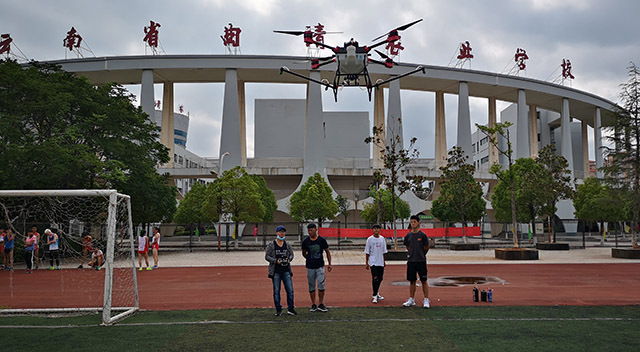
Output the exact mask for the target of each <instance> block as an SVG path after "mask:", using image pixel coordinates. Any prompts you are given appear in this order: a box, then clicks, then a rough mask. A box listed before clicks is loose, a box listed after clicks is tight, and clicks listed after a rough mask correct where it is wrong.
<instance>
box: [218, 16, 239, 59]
mask: <svg viewBox="0 0 640 352" xmlns="http://www.w3.org/2000/svg"><path fill="white" fill-rule="evenodd" d="M241 32H242V29H240V28H239V27H234V26H233V24H231V23H229V27H224V35H221V36H220V38H221V39H222V44H224V46H225V47H226V48H227V51H228V52H229V54H234V55H235V54H239V53H240V33H241Z"/></svg>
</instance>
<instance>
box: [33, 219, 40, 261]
mask: <svg viewBox="0 0 640 352" xmlns="http://www.w3.org/2000/svg"><path fill="white" fill-rule="evenodd" d="M31 232H33V235H34V236H36V243H35V245H34V247H33V264H34V265H35V269H36V270H38V269H39V268H40V233H39V232H38V228H37V227H36V226H34V227H32V228H31Z"/></svg>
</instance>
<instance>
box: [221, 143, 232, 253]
mask: <svg viewBox="0 0 640 352" xmlns="http://www.w3.org/2000/svg"><path fill="white" fill-rule="evenodd" d="M230 154H231V153H229V152H226V153H224V154H222V155H220V162H219V163H218V177H220V176H222V161H224V157H225V156H227V155H230ZM218 211H220V209H218ZM227 230H228V229H227ZM221 231H222V216H220V222H218V250H220V247H221V243H220V234H221V233H222V232H221ZM226 235H227V236H226V237H227V250H228V248H229V231H226Z"/></svg>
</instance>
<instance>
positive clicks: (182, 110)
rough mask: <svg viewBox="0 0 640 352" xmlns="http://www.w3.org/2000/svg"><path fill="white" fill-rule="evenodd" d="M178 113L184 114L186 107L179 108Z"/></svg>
mask: <svg viewBox="0 0 640 352" xmlns="http://www.w3.org/2000/svg"><path fill="white" fill-rule="evenodd" d="M178 111H179V112H180V113H181V114H182V113H183V112H184V106H182V105H180V106H178Z"/></svg>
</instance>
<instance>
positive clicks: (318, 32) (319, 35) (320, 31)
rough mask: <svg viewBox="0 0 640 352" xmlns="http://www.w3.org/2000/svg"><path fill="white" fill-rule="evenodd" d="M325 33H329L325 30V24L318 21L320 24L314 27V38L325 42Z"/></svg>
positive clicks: (316, 40) (319, 41)
mask: <svg viewBox="0 0 640 352" xmlns="http://www.w3.org/2000/svg"><path fill="white" fill-rule="evenodd" d="M325 34H327V32H326V31H325V30H324V25H323V24H321V23H320V22H318V25H316V26H314V27H313V40H314V41H315V42H318V43H323V44H324V35H325ZM317 46H318V44H316V47H317ZM320 49H324V47H321V48H320Z"/></svg>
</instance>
